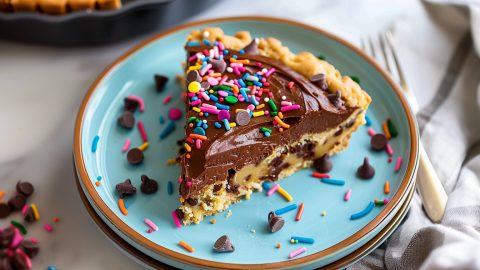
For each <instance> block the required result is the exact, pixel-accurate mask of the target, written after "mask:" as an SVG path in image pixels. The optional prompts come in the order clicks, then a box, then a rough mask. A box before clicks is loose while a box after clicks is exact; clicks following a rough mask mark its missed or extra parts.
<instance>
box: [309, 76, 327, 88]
mask: <svg viewBox="0 0 480 270" xmlns="http://www.w3.org/2000/svg"><path fill="white" fill-rule="evenodd" d="M310 81H311V82H312V83H314V84H316V85H317V86H318V87H320V89H322V90H323V91H326V90H327V89H328V84H327V78H326V76H325V74H323V73H318V74H315V75H313V76H312V77H310Z"/></svg>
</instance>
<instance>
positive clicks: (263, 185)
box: [262, 181, 270, 191]
mask: <svg viewBox="0 0 480 270" xmlns="http://www.w3.org/2000/svg"><path fill="white" fill-rule="evenodd" d="M262 187H263V189H264V190H265V191H268V190H269V189H270V183H268V182H267V181H265V182H263V183H262Z"/></svg>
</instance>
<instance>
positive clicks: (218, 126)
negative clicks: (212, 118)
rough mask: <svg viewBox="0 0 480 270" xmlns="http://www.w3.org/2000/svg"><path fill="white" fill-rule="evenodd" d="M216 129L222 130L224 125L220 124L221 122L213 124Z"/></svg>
mask: <svg viewBox="0 0 480 270" xmlns="http://www.w3.org/2000/svg"><path fill="white" fill-rule="evenodd" d="M213 125H214V126H215V127H216V128H221V127H222V125H221V124H220V123H219V122H215V124H213Z"/></svg>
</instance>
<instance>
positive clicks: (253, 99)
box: [251, 95, 260, 106]
mask: <svg viewBox="0 0 480 270" xmlns="http://www.w3.org/2000/svg"><path fill="white" fill-rule="evenodd" d="M251 99H252V103H253V105H255V106H258V105H260V103H258V101H257V99H256V98H255V96H254V95H252V98H251Z"/></svg>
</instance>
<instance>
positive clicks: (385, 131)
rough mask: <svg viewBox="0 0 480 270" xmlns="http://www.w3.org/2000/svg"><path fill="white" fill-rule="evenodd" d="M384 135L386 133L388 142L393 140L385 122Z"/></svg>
mask: <svg viewBox="0 0 480 270" xmlns="http://www.w3.org/2000/svg"><path fill="white" fill-rule="evenodd" d="M382 127H383V133H385V137H387V140H390V138H392V135H391V134H390V130H389V129H388V125H387V121H385V122H383V125H382Z"/></svg>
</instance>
